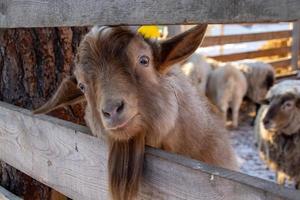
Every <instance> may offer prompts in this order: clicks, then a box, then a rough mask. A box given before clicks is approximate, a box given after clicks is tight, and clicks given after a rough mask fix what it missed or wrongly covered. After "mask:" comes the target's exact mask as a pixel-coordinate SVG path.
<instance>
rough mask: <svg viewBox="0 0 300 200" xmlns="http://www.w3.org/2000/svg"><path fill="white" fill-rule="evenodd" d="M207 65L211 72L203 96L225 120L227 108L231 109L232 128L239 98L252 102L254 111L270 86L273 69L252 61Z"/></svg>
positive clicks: (235, 124) (236, 123)
mask: <svg viewBox="0 0 300 200" xmlns="http://www.w3.org/2000/svg"><path fill="white" fill-rule="evenodd" d="M211 66H213V68H214V69H215V70H214V71H213V72H211V74H210V75H209V78H208V79H209V80H208V84H207V96H208V97H209V99H211V101H212V102H213V103H214V104H215V105H217V106H218V108H219V109H220V110H221V112H222V113H223V118H224V119H225V120H226V118H227V110H228V108H232V115H233V117H232V118H233V120H232V127H233V128H236V127H237V126H238V115H239V114H238V113H239V109H240V106H241V104H242V100H243V98H244V97H247V98H248V99H250V100H251V101H252V102H254V103H255V104H256V107H257V108H256V111H257V110H258V108H259V103H260V101H262V100H263V98H264V97H265V95H266V93H267V91H268V89H269V88H270V87H271V86H272V85H273V83H274V79H275V75H274V70H273V68H272V66H271V65H269V64H267V63H264V62H261V61H254V60H244V61H239V62H232V63H227V64H224V63H218V62H213V63H211ZM224 66H226V67H225V68H224ZM234 68H235V69H234ZM253 124H254V122H253Z"/></svg>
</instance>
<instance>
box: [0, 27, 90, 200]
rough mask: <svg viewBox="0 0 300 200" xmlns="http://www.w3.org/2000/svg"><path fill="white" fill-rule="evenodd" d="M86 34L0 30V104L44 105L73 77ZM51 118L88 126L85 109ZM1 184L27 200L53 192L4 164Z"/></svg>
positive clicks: (64, 30) (61, 30)
mask: <svg viewBox="0 0 300 200" xmlns="http://www.w3.org/2000/svg"><path fill="white" fill-rule="evenodd" d="M86 32H87V28H66V27H63V28H34V29H6V30H0V100H1V101H5V102H8V103H11V104H14V105H17V106H21V107H24V108H27V109H33V108H36V107H38V106H40V105H42V104H43V103H44V102H45V101H46V100H47V99H49V98H50V97H51V95H52V94H53V92H55V90H56V89H57V87H58V85H59V84H60V82H61V80H62V79H63V78H64V77H65V76H66V75H68V74H71V72H72V69H73V67H74V63H73V60H74V54H75V53H76V49H77V46H78V44H79V42H80V40H81V37H82V36H83V35H84V34H85V33H86ZM51 115H54V116H57V117H60V118H62V119H65V120H70V121H73V122H75V123H79V124H84V121H83V106H82V105H75V106H73V107H72V108H70V109H68V110H65V109H60V110H57V111H54V112H52V113H51ZM12 153H13V152H12ZM0 184H1V185H2V186H4V187H5V188H7V189H8V190H10V191H12V192H13V193H15V194H17V195H19V196H22V197H24V199H30V200H38V199H41V200H47V199H51V189H50V188H48V187H47V186H45V185H43V184H41V183H39V182H37V181H35V180H33V179H32V178H30V177H29V176H27V175H25V174H23V173H21V172H20V171H18V170H16V169H14V168H12V167H11V166H9V165H7V164H5V163H4V162H2V161H1V163H0Z"/></svg>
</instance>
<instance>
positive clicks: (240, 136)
mask: <svg viewBox="0 0 300 200" xmlns="http://www.w3.org/2000/svg"><path fill="white" fill-rule="evenodd" d="M231 139H232V145H233V147H234V149H235V152H236V154H237V155H238V161H239V165H240V167H241V171H242V172H243V173H246V174H248V175H251V176H256V177H259V178H262V179H266V180H269V181H273V182H275V173H274V172H272V171H270V170H268V168H267V166H266V165H265V164H264V163H263V161H262V160H261V159H260V158H259V155H258V151H257V149H256V147H255V145H254V132H253V126H250V123H247V122H244V123H242V124H241V126H240V127H239V128H238V129H237V130H232V131H231Z"/></svg>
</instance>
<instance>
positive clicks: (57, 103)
mask: <svg viewBox="0 0 300 200" xmlns="http://www.w3.org/2000/svg"><path fill="white" fill-rule="evenodd" d="M83 100H84V95H83V93H82V92H81V91H80V89H79V88H78V87H77V81H76V78H75V77H74V76H68V77H66V78H65V79H64V80H63V81H62V83H61V84H60V86H59V88H58V90H57V91H56V92H55V94H54V95H53V96H52V97H51V99H50V100H49V101H47V102H46V103H45V104H44V105H43V106H41V107H40V108H38V109H36V110H34V111H33V113H34V114H41V113H48V112H50V111H52V110H54V109H56V108H59V107H63V106H67V105H72V104H75V103H78V102H80V101H83Z"/></svg>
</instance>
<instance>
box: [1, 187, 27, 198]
mask: <svg viewBox="0 0 300 200" xmlns="http://www.w3.org/2000/svg"><path fill="white" fill-rule="evenodd" d="M0 200H22V199H21V198H20V197H18V196H16V195H14V194H13V193H11V192H9V191H8V190H6V189H5V188H3V187H1V186H0Z"/></svg>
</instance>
